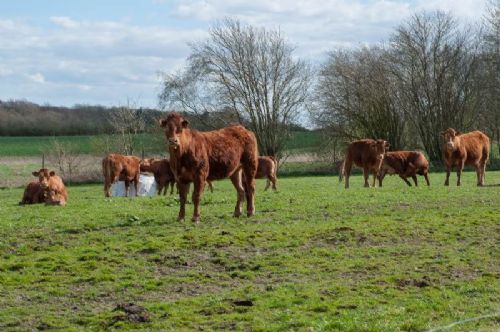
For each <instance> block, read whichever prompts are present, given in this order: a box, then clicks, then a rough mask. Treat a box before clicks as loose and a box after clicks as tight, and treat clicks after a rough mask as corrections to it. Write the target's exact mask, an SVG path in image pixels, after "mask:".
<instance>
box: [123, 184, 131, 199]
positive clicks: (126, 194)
mask: <svg viewBox="0 0 500 332" xmlns="http://www.w3.org/2000/svg"><path fill="white" fill-rule="evenodd" d="M124 182H125V197H128V187H129V186H130V182H129V181H128V180H125V181H124Z"/></svg>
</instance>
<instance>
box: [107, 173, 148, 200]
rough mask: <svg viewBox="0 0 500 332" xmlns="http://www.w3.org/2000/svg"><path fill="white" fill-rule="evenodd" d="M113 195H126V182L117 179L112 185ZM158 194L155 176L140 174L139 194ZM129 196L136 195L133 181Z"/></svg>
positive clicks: (129, 188)
mask: <svg viewBox="0 0 500 332" xmlns="http://www.w3.org/2000/svg"><path fill="white" fill-rule="evenodd" d="M111 195H112V196H115V197H117V196H125V182H123V181H117V182H115V183H113V185H112V186H111ZM154 195H156V181H155V178H154V176H149V175H142V174H141V175H140V176H139V196H154ZM128 196H129V197H132V196H135V187H134V184H133V183H131V184H130V185H129V187H128Z"/></svg>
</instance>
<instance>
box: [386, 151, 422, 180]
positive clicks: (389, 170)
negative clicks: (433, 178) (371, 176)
mask: <svg viewBox="0 0 500 332" xmlns="http://www.w3.org/2000/svg"><path fill="white" fill-rule="evenodd" d="M428 173H429V162H428V161H427V158H425V156H424V154H423V153H422V152H419V151H393V152H386V153H385V155H384V161H383V162H382V167H381V168H380V172H379V174H378V183H379V186H380V187H382V181H383V180H384V177H385V175H386V174H391V175H392V174H398V175H399V177H400V178H401V179H403V181H404V182H406V184H407V185H409V186H410V187H411V183H410V181H408V180H407V178H408V177H411V178H412V179H413V182H415V186H418V182H417V174H419V175H423V176H424V178H425V181H426V182H427V185H428V186H429V185H430V182H429V176H428Z"/></svg>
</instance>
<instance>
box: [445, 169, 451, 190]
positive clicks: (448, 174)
mask: <svg viewBox="0 0 500 332" xmlns="http://www.w3.org/2000/svg"><path fill="white" fill-rule="evenodd" d="M450 172H451V165H449V164H446V180H444V185H445V186H449V185H450Z"/></svg>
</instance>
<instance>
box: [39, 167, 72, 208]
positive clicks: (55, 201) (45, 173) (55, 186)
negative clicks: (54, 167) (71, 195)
mask: <svg viewBox="0 0 500 332" xmlns="http://www.w3.org/2000/svg"><path fill="white" fill-rule="evenodd" d="M33 175H34V176H38V181H39V183H40V187H41V189H42V190H43V192H44V196H45V204H48V205H66V202H67V201H68V192H67V191H66V187H65V186H64V182H63V180H62V179H61V177H60V176H58V175H56V173H55V172H54V171H50V172H49V170H48V169H46V168H41V169H40V170H39V171H37V172H33Z"/></svg>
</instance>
